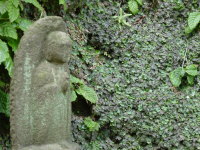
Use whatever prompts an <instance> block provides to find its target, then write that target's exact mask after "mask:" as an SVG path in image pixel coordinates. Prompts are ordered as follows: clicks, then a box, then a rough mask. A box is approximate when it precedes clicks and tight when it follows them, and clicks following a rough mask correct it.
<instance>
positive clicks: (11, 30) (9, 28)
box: [2, 22, 18, 39]
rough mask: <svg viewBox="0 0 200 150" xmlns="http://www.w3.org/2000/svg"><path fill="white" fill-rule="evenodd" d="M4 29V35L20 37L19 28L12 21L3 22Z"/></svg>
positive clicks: (14, 37)
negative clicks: (18, 34)
mask: <svg viewBox="0 0 200 150" xmlns="http://www.w3.org/2000/svg"><path fill="white" fill-rule="evenodd" d="M2 29H3V36H6V37H10V38H13V39H17V38H18V36H17V30H16V29H15V27H14V26H13V25H12V24H11V23H9V22H7V23H4V24H2Z"/></svg>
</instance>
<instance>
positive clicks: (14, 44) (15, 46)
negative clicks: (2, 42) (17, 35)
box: [8, 39, 19, 52]
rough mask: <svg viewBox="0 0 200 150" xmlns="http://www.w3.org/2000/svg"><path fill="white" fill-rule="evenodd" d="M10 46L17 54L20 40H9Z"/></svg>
mask: <svg viewBox="0 0 200 150" xmlns="http://www.w3.org/2000/svg"><path fill="white" fill-rule="evenodd" d="M8 45H9V46H10V47H12V51H13V52H16V51H17V49H18V45H19V40H14V39H9V41H8Z"/></svg>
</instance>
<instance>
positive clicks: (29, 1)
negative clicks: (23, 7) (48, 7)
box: [23, 0, 44, 11]
mask: <svg viewBox="0 0 200 150" xmlns="http://www.w3.org/2000/svg"><path fill="white" fill-rule="evenodd" d="M23 1H24V2H26V3H30V4H32V5H34V6H35V7H37V8H38V9H39V10H40V11H43V10H44V9H43V7H42V6H41V5H40V3H39V2H38V1H37V0H23Z"/></svg>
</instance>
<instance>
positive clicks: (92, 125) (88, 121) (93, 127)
mask: <svg viewBox="0 0 200 150" xmlns="http://www.w3.org/2000/svg"><path fill="white" fill-rule="evenodd" d="M84 124H85V125H86V126H87V127H88V129H89V131H91V132H93V131H98V130H99V128H100V126H99V124H98V123H97V122H94V121H93V120H92V119H91V118H89V117H86V118H85V119H84Z"/></svg>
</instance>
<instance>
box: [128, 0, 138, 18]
mask: <svg viewBox="0 0 200 150" xmlns="http://www.w3.org/2000/svg"><path fill="white" fill-rule="evenodd" d="M128 7H129V10H130V11H131V13H132V14H134V15H135V14H137V13H138V12H139V8H138V3H137V2H136V1H135V0H129V2H128Z"/></svg>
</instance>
